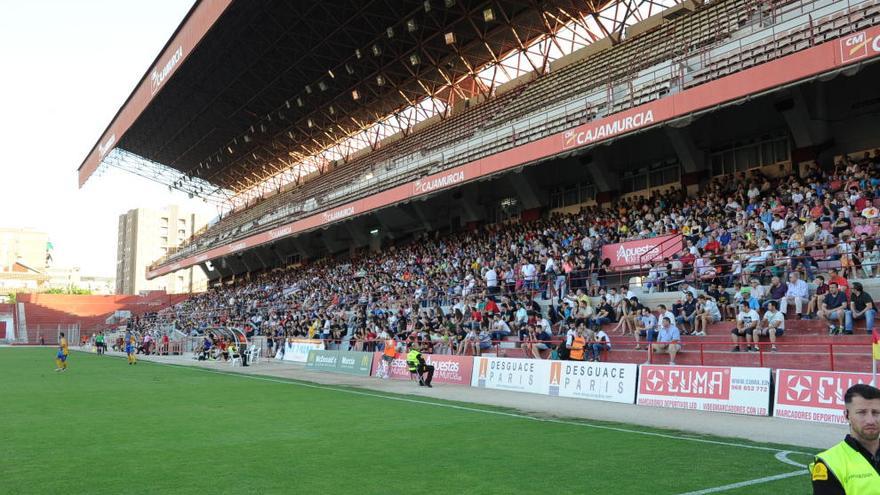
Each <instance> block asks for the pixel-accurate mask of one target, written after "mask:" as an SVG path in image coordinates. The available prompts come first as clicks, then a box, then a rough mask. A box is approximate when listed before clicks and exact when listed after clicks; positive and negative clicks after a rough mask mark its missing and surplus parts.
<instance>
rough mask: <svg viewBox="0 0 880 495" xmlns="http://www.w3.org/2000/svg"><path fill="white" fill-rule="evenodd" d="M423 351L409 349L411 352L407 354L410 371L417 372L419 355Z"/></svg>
mask: <svg viewBox="0 0 880 495" xmlns="http://www.w3.org/2000/svg"><path fill="white" fill-rule="evenodd" d="M420 354H421V352H419V351H416V350H412V351H409V354H407V355H406V364H407V366H409V371H410V372H411V373H415V372H416V371H418V369H419V355H420Z"/></svg>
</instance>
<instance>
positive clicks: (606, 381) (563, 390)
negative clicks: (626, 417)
mask: <svg viewBox="0 0 880 495" xmlns="http://www.w3.org/2000/svg"><path fill="white" fill-rule="evenodd" d="M637 374H638V365H635V364H628V363H590V362H577V361H551V362H550V379H549V390H548V393H549V394H550V395H556V396H559V397H572V398H575V399H590V400H604V401H610V402H622V403H624V404H632V403H633V402H635V399H636V376H637Z"/></svg>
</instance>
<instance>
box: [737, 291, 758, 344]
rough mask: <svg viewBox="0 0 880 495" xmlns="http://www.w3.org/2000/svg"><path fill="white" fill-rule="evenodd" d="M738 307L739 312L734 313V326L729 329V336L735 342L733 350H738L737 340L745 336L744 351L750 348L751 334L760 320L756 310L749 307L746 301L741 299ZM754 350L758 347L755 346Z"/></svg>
mask: <svg viewBox="0 0 880 495" xmlns="http://www.w3.org/2000/svg"><path fill="white" fill-rule="evenodd" d="M739 307H740V310H739V313H737V315H736V327H734V329H733V330H731V331H730V337H731V339H732V340H733V343H734V344H735V345H734V347H733V352H739V341H740V339H741V338H745V341H746V351H750V350H752V348H751V341H752V334H753V333H755V330H756V329H757V328H758V324H759V323H760V322H761V320H760V317H759V316H758V312H757V311H755V310H754V309H752V308H750V307H749V303H748V302H747V301H743V302H742V304H740V305H739ZM754 350H756V351H757V350H758V348H757V347H755V349H754Z"/></svg>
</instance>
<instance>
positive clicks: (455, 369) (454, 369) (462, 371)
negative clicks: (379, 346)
mask: <svg viewBox="0 0 880 495" xmlns="http://www.w3.org/2000/svg"><path fill="white" fill-rule="evenodd" d="M422 356H424V358H425V362H426V363H427V364H430V365H432V366H434V380H433V381H434V382H435V383H456V384H458V385H470V384H471V370H472V367H473V363H472V361H473V358H472V357H471V356H451V355H446V354H422ZM385 367H386V364H385V362H384V361H382V353H381V352H376V353H373V376H377V374H378V372H379V371H380V370H382V371H384V370H385ZM390 372H391V378H394V379H396V380H409V379H410V376H409V369H408V367H407V365H406V358H405V356H404V355H403V354H398V355H397V356H396V357H395V358H394V360H392V361H391V367H390Z"/></svg>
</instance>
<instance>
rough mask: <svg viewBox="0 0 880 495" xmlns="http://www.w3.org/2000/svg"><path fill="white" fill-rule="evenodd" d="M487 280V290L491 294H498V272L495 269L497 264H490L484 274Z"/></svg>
mask: <svg viewBox="0 0 880 495" xmlns="http://www.w3.org/2000/svg"><path fill="white" fill-rule="evenodd" d="M483 279H484V280H485V281H486V290H487V291H488V292H489V295H490V296H494V295H496V294H498V272H496V271H495V265H489V269H488V270H486V273H485V274H484V275H483Z"/></svg>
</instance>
